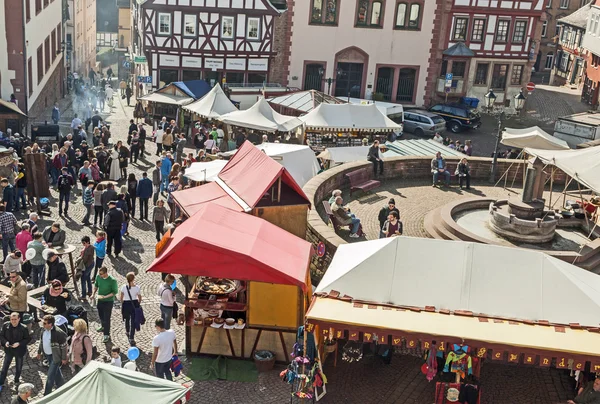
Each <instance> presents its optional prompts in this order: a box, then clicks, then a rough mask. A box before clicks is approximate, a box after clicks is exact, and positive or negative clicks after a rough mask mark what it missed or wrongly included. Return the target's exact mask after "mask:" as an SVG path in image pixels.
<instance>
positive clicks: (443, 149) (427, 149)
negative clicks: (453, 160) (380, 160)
mask: <svg viewBox="0 0 600 404" xmlns="http://www.w3.org/2000/svg"><path fill="white" fill-rule="evenodd" d="M385 147H387V148H388V151H386V152H385V153H383V157H397V156H431V157H433V156H435V155H436V153H437V152H440V153H442V156H444V157H467V158H468V157H469V156H467V155H466V154H464V153H461V152H459V151H458V150H454V149H451V148H449V147H448V146H444V145H443V144H441V143H438V142H436V141H435V140H432V139H407V140H396V141H395V142H386V144H385Z"/></svg>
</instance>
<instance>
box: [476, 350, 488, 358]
mask: <svg viewBox="0 0 600 404" xmlns="http://www.w3.org/2000/svg"><path fill="white" fill-rule="evenodd" d="M486 353H487V349H485V348H479V349H478V350H477V354H476V355H477V357H478V358H485V354H486Z"/></svg>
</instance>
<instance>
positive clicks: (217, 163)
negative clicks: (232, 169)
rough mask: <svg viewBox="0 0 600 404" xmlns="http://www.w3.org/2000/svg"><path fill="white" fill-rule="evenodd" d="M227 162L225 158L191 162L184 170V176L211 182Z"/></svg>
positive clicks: (193, 179)
mask: <svg viewBox="0 0 600 404" xmlns="http://www.w3.org/2000/svg"><path fill="white" fill-rule="evenodd" d="M226 164H227V160H212V161H201V162H197V163H192V165H191V166H190V167H189V168H186V170H185V176H186V177H187V178H188V179H189V180H191V181H206V182H213V181H215V180H216V179H217V177H218V175H219V173H220V172H221V170H222V169H223V167H225V165H226Z"/></svg>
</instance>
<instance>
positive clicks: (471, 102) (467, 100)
mask: <svg viewBox="0 0 600 404" xmlns="http://www.w3.org/2000/svg"><path fill="white" fill-rule="evenodd" d="M460 102H461V103H463V104H465V105H467V106H469V107H471V108H477V106H478V105H479V99H478V98H472V97H462V98H461V99H460Z"/></svg>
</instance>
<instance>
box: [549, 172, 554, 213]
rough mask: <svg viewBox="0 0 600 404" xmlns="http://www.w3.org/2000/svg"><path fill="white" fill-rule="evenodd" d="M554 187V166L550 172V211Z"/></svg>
mask: <svg viewBox="0 0 600 404" xmlns="http://www.w3.org/2000/svg"><path fill="white" fill-rule="evenodd" d="M553 187H554V166H552V171H551V172H550V199H549V201H548V209H551V206H550V205H551V203H552V188H553Z"/></svg>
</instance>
